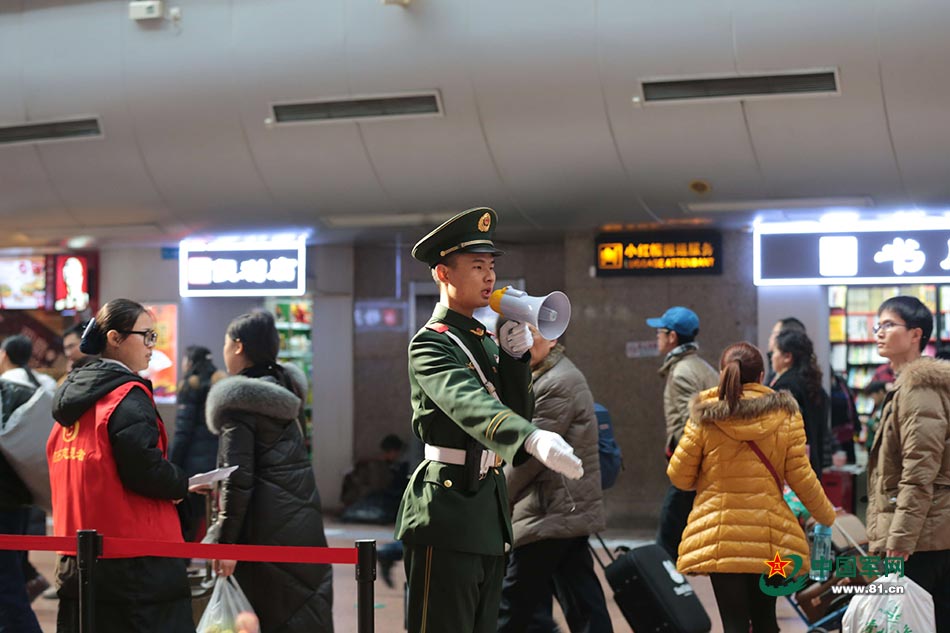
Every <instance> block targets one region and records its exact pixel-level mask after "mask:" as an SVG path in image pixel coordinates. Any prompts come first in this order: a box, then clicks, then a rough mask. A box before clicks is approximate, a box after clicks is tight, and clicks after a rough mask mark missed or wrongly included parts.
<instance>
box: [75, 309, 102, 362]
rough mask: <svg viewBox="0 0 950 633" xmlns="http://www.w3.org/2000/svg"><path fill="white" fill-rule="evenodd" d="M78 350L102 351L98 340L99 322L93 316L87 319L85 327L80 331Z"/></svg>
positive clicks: (88, 351)
mask: <svg viewBox="0 0 950 633" xmlns="http://www.w3.org/2000/svg"><path fill="white" fill-rule="evenodd" d="M79 351H80V352H82V353H83V354H98V353H99V352H101V351H102V349H101V341H100V340H99V324H98V323H96V319H95V318H92V319H89V323H88V324H87V325H86V329H85V330H83V332H82V339H80V341H79Z"/></svg>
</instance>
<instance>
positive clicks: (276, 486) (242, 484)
mask: <svg viewBox="0 0 950 633" xmlns="http://www.w3.org/2000/svg"><path fill="white" fill-rule="evenodd" d="M284 369H285V371H286V372H287V374H288V375H289V376H290V377H291V378H292V380H293V383H294V386H295V392H291V391H290V390H289V389H287V388H285V387H283V386H282V385H280V384H278V383H277V381H276V380H275V379H274V378H271V377H264V378H247V377H245V376H232V377H230V378H226V379H224V380H222V381H220V382H219V383H217V384H216V385H214V386H213V387H212V388H211V391H210V393H209V394H208V401H207V405H206V414H205V417H206V419H207V421H208V428H209V429H210V430H211V431H212V432H213V433H217V434H219V438H220V441H219V444H218V466H219V467H225V466H235V465H236V466H238V469H237V470H236V471H235V472H234V473H233V474H232V475H231V476H230V477H229V478H228V479H227V480H225V481H224V482H223V484H222V486H221V498H220V507H219V515H218V519H217V521H216V522H215V524H214V525H213V526H212V527H211V529H209V530H208V536H207V537H206V538H205V542H217V543H239V544H246V545H294V546H308V547H326V545H327V540H326V536H325V535H324V532H323V515H322V511H321V509H320V497H319V495H318V494H317V486H316V480H315V478H314V475H313V467H312V466H311V464H310V460H309V459H308V457H307V451H306V448H305V446H304V438H303V434H302V432H301V428H300V425H299V423H298V416H299V415H300V412H301V410H302V399H301V397H299V396H298V395H297V394H305V393H306V388H307V387H306V382H305V378H304V376H303V373H302V372H301V371H300V370H299V369H297V368H296V367H293V366H292V365H288V366H285V368H284ZM235 576H236V577H237V580H238V583H240V585H241V588H242V589H243V590H244V593H245V594H247V597H248V600H250V602H251V606H253V607H254V611H255V612H256V613H257V615H258V617H260V620H261V630H262V631H266V633H331V632H332V631H333V615H332V607H333V577H332V571H331V568H330V565H305V564H274V563H248V562H238V565H237V568H236V570H235Z"/></svg>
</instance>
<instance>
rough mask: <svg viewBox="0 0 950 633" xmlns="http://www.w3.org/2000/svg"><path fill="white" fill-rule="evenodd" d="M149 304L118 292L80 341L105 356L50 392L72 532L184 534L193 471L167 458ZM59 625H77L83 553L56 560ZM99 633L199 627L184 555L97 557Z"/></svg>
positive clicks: (59, 524) (66, 630)
mask: <svg viewBox="0 0 950 633" xmlns="http://www.w3.org/2000/svg"><path fill="white" fill-rule="evenodd" d="M154 328H155V322H154V319H153V317H152V315H151V314H150V313H149V312H148V311H147V310H146V309H145V307H144V306H142V305H141V304H138V303H136V302H134V301H129V300H128V299H114V300H112V301H110V302H108V303H107V304H106V305H104V306H103V307H102V309H100V310H99V312H98V314H96V317H95V319H93V320H92V321H91V322H90V323H89V325H88V326H87V327H86V330H85V332H84V333H83V336H82V342H81V349H82V351H83V353H85V354H96V355H98V360H96V361H94V362H92V363H90V364H87V365H84V366H82V367H79V368H77V369H74V370H73V371H72V372H71V373H70V374H69V376H68V377H67V379H66V381H65V382H64V383H63V384H62V385H61V386H60V387H59V389H57V391H56V395H55V396H54V400H53V417H54V418H55V419H56V421H57V422H58V423H59V424H58V425H54V427H53V431H52V433H51V434H50V438H49V441H48V442H47V446H46V450H47V458H48V460H49V467H50V484H51V488H52V493H53V531H54V534H55V535H56V536H67V537H70V538H75V535H76V530H80V529H95V530H97V531H98V532H99V534H102V535H104V536H106V537H110V536H111V537H122V538H136V539H147V540H151V541H171V542H176V543H181V542H182V536H181V526H180V524H179V520H178V513H177V512H176V509H175V504H177V503H178V502H179V501H181V500H182V498H184V497H185V495H186V494H187V492H188V478H187V476H186V475H185V473H184V471H182V470H181V469H180V468H179V467H177V466H175V465H174V464H172V463H171V462H169V461H168V459H167V451H168V436H167V435H166V432H165V425H164V423H163V422H162V419H161V416H160V415H159V414H158V410H157V409H156V407H155V401H154V400H153V398H152V385H151V383H150V382H149V381H148V380H145V379H143V378H141V377H140V376H139V372H142V371H143V370H145V369H146V368H147V367H148V363H149V359H150V358H151V356H152V349H153V348H154V346H155V343H156V341H157V339H158V337H157V335H156V333H155V329H154ZM56 581H57V589H58V591H57V593H58V594H59V598H60V602H59V613H58V615H57V622H56V624H57V631H58V632H59V633H72V632H74V631H78V630H79V582H78V581H79V570H78V566H77V562H76V557H75V556H73V555H65V554H61V555H60V556H59V560H58V561H57V565H56ZM95 599H96V605H95V618H96V621H95V629H96V631H97V633H112V632H115V633H119V632H122V633H127V632H129V631H136V632H143V633H144V632H152V631H154V632H155V633H159V632H161V633H194V630H195V627H194V624H193V622H192V616H191V590H190V588H189V585H188V577H187V574H186V571H185V561H184V560H182V559H177V558H154V557H122V556H119V557H110V558H100V559H99V561H98V562H97V564H96V592H95Z"/></svg>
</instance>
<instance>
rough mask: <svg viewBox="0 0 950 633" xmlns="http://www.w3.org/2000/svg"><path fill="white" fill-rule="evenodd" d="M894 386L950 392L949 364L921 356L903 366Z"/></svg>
mask: <svg viewBox="0 0 950 633" xmlns="http://www.w3.org/2000/svg"><path fill="white" fill-rule="evenodd" d="M895 386H896V387H907V388H908V389H916V388H921V389H938V390H940V391H947V390H950V362H947V361H943V360H937V359H936V358H930V357H929V356H922V357H920V358H918V359H917V360H915V361H912V362H910V363H907V365H906V366H904V368H903V369H902V370H901V373H900V375H899V376H898V377H897V383H896V385H895Z"/></svg>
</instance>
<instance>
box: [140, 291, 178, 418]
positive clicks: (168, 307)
mask: <svg viewBox="0 0 950 633" xmlns="http://www.w3.org/2000/svg"><path fill="white" fill-rule="evenodd" d="M145 307H146V308H148V309H149V311H151V313H152V314H153V315H154V316H155V331H156V332H157V333H158V341H156V343H155V347H154V348H153V349H152V360H151V361H150V362H149V364H148V369H147V370H146V376H147V378H148V379H149V380H151V381H152V389H153V393H154V395H155V402H159V403H165V404H169V403H173V402H175V391H176V389H177V386H178V304H177V303H156V304H152V305H148V306H145Z"/></svg>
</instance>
